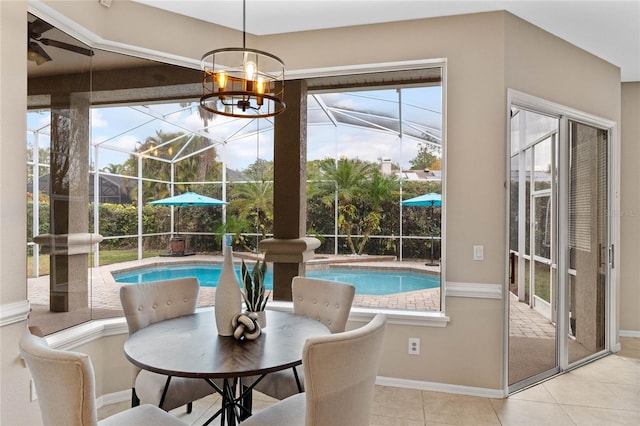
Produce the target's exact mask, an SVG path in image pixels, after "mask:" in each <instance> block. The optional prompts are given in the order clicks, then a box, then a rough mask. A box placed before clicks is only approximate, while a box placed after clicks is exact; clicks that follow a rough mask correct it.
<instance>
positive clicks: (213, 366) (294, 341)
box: [124, 310, 330, 425]
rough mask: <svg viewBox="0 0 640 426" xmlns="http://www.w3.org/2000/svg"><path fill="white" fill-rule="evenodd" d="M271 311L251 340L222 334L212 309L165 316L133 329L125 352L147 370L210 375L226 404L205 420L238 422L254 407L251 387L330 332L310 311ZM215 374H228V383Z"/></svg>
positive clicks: (295, 362) (287, 365)
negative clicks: (312, 340)
mask: <svg viewBox="0 0 640 426" xmlns="http://www.w3.org/2000/svg"><path fill="white" fill-rule="evenodd" d="M266 315H267V320H266V323H267V326H266V327H265V328H264V329H263V330H262V334H261V335H260V336H259V337H258V338H257V339H255V340H247V341H238V340H236V339H235V338H234V337H233V336H230V337H223V336H219V335H218V331H217V328H216V321H215V316H214V312H213V311H212V310H211V311H202V312H198V313H195V314H192V315H186V316H182V317H177V318H173V319H169V320H165V321H160V322H157V323H154V324H151V325H149V326H147V327H145V328H142V329H140V330H138V331H136V332H135V333H133V334H131V335H130V336H129V338H128V339H127V341H126V342H125V344H124V353H125V356H126V357H127V359H128V360H129V361H130V362H131V363H132V364H134V365H136V366H138V367H140V368H142V369H144V370H148V371H152V372H155V373H159V374H164V375H167V376H171V377H191V378H201V379H203V380H206V381H207V382H208V383H209V384H210V385H211V386H212V387H213V388H214V389H215V390H216V391H217V392H218V393H220V395H221V396H222V407H221V409H220V410H219V411H218V412H217V413H216V414H215V415H214V416H213V417H212V418H211V419H209V421H207V422H206V423H205V425H207V424H209V423H210V422H211V421H212V420H213V419H215V418H216V417H217V416H218V415H221V424H227V425H235V424H236V421H237V420H240V419H242V418H243V416H246V415H247V413H248V412H250V410H251V407H250V396H251V391H252V389H253V386H254V385H255V383H257V381H259V380H261V379H262V377H264V376H265V375H266V374H268V373H271V372H274V371H278V370H284V369H287V368H293V367H295V366H297V365H300V364H301V363H302V350H303V347H304V344H305V342H306V340H307V339H308V338H310V337H316V336H323V335H328V334H330V331H329V329H328V328H327V327H325V326H324V325H323V324H322V323H320V322H319V321H316V320H313V319H310V318H307V317H303V316H300V315H294V314H292V313H288V312H279V311H267V312H266ZM250 376H251V377H253V378H255V377H256V376H257V380H253V381H252V383H248V384H247V383H245V382H243V381H242V380H241V379H242V378H243V377H244V378H248V377H250ZM212 379H223V383H224V384H223V386H222V388H221V387H220V386H218V385H216V384H215V383H213V380H212ZM238 384H241V386H238ZM238 389H239V390H240V395H238V394H237V391H238ZM247 405H249V407H247ZM225 419H226V422H225Z"/></svg>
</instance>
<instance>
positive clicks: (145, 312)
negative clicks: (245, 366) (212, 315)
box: [120, 277, 214, 413]
mask: <svg viewBox="0 0 640 426" xmlns="http://www.w3.org/2000/svg"><path fill="white" fill-rule="evenodd" d="M199 291H200V283H199V282H198V280H197V279H196V278H193V277H189V278H179V279H173V280H165V281H156V282H150V283H142V284H128V285H124V286H122V287H120V302H121V303H122V309H123V310H124V316H125V318H126V320H127V325H128V326H129V334H133V333H135V332H136V331H138V330H140V329H141V328H144V327H147V326H149V325H151V324H153V323H156V322H158V321H164V320H168V319H171V318H175V317H179V316H183V315H190V314H193V313H194V312H195V311H196V306H197V302H198V293H199ZM166 381H167V377H166V376H164V375H161V374H156V373H152V372H150V371H141V370H140V368H139V367H136V366H135V365H131V382H132V397H131V401H132V405H133V406H135V405H137V404H139V403H140V402H142V403H150V404H154V405H159V406H160V407H161V408H163V409H165V410H172V409H174V408H176V407H179V406H181V405H184V404H188V405H187V412H189V413H190V412H191V408H192V404H191V403H192V401H195V400H197V399H200V398H202V397H203V396H206V395H209V394H211V393H212V392H213V391H214V390H213V388H212V387H211V386H209V384H208V383H207V382H205V381H204V380H201V379H190V378H183V377H174V378H172V380H171V386H170V387H169V388H168V391H167V392H166V393H164V389H165V383H166ZM163 395H164V396H163Z"/></svg>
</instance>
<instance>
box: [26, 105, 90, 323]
mask: <svg viewBox="0 0 640 426" xmlns="http://www.w3.org/2000/svg"><path fill="white" fill-rule="evenodd" d="M89 111H90V102H89V94H88V93H75V94H61V95H53V96H52V105H51V153H50V158H51V170H50V178H49V195H50V203H51V204H50V206H51V207H50V208H51V234H50V235H43V236H41V238H37V239H36V241H37V242H43V252H45V253H49V254H50V259H51V266H50V267H51V275H50V279H49V280H50V281H49V283H50V284H49V287H50V302H49V306H50V310H51V311H53V312H69V311H73V310H76V309H82V308H86V307H88V303H89V283H88V269H89V262H88V253H89V251H90V249H89V250H84V249H81V250H77V249H75V250H69V249H68V241H69V239H71V240H75V238H74V237H73V235H74V234H81V235H83V236H86V235H88V234H87V231H88V227H89V217H88V205H89ZM81 239H84V237H83V238H81ZM47 242H49V243H47ZM81 246H83V245H82V244H81Z"/></svg>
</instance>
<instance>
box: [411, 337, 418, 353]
mask: <svg viewBox="0 0 640 426" xmlns="http://www.w3.org/2000/svg"><path fill="white" fill-rule="evenodd" d="M409 355H420V339H419V338H417V337H409Z"/></svg>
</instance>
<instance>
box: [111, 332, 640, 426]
mask: <svg viewBox="0 0 640 426" xmlns="http://www.w3.org/2000/svg"><path fill="white" fill-rule="evenodd" d="M621 343H622V350H621V351H620V352H618V353H616V354H614V355H610V356H607V357H605V358H602V359H599V360H597V361H595V362H592V363H590V364H588V365H585V366H583V367H581V368H578V369H575V370H573V371H570V372H567V373H565V374H562V375H560V376H557V377H555V378H553V379H550V380H547V381H546V382H543V383H541V384H538V385H536V386H534V387H531V388H529V389H526V390H523V391H521V392H518V393H516V394H514V395H512V396H510V397H509V398H506V399H491V398H481V397H472V396H465V395H453V394H445V393H438V392H428V391H420V390H415V389H406V388H395V387H385V386H376V392H375V397H374V398H375V401H374V405H373V412H372V415H371V425H374V426H375V425H384V426H391V425H394V426H395V425H398V426H405V425H406V426H414V425H421V426H428V425H536V426H537V425H554V426H556V425H602V426H605V425H606V426H609V425H640V339H637V338H621ZM273 401H274V400H272V399H270V398H268V397H265V396H263V395H259V394H258V395H256V396H255V399H254V407H255V410H258V409H260V408H263V407H266V406H268V405H269V404H271V403H272V402H273ZM128 406H129V403H128V402H126V403H124V402H123V403H119V404H113V405H108V406H105V407H102V408H101V409H100V410H99V416H100V418H104V417H107V416H109V415H111V414H113V413H116V412H118V411H120V410H123V409H125V408H127V407H128ZM217 407H219V397H218V396H210V397H208V398H204V399H202V400H200V401H197V402H196V403H194V409H193V412H192V413H191V414H189V415H187V414H186V411H185V408H184V407H181V408H178V409H176V410H174V411H172V413H173V414H175V415H176V416H178V417H179V418H181V419H182V420H183V421H185V422H186V423H188V424H190V425H194V426H199V425H202V424H203V423H204V422H205V421H206V419H207V418H208V417H209V416H210V415H211V414H212V413H213V412H214V410H216V409H217ZM213 424H218V423H217V421H216V422H214V423H213Z"/></svg>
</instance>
